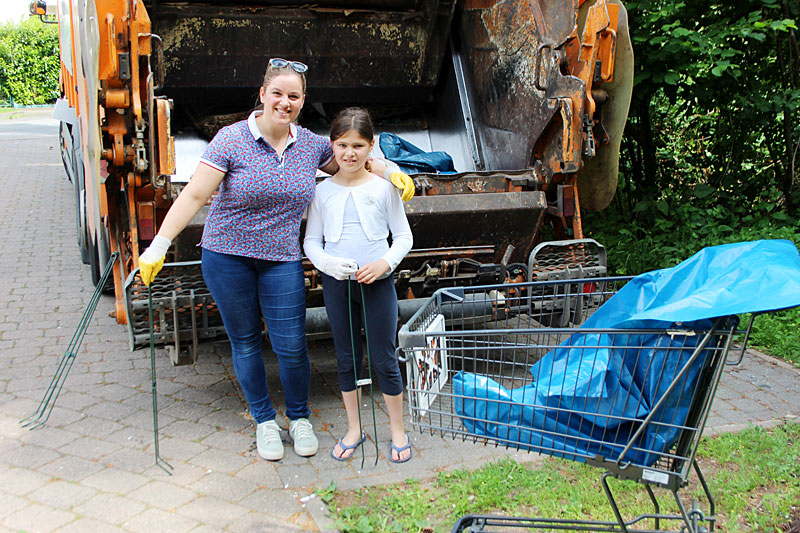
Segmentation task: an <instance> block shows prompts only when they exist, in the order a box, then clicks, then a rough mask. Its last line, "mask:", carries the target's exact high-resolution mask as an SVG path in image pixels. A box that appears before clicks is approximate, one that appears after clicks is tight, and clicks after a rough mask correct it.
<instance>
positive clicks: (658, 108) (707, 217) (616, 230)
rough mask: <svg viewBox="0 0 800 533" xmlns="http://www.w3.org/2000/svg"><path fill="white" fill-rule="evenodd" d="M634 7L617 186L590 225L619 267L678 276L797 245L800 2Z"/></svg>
mask: <svg viewBox="0 0 800 533" xmlns="http://www.w3.org/2000/svg"><path fill="white" fill-rule="evenodd" d="M626 6H627V8H628V12H629V15H630V29H631V37H632V40H633V49H634V53H635V56H636V67H635V69H636V70H635V85H634V90H633V100H632V102H631V111H630V115H629V118H628V124H627V126H626V130H625V136H624V138H623V147H622V154H621V158H620V184H619V189H618V193H617V196H616V198H615V201H614V203H613V204H612V207H611V208H609V210H608V212H606V213H604V214H603V215H602V219H601V218H599V217H598V218H597V223H596V224H592V221H593V220H594V219H595V218H594V217H592V216H591V214H590V215H589V216H588V217H587V219H586V220H585V222H586V227H587V228H588V229H589V230H590V232H594V236H595V237H596V238H598V239H599V240H601V242H603V243H604V244H606V246H607V247H608V248H609V256H610V259H609V263H610V264H611V265H612V268H614V269H616V270H617V271H620V272H622V271H624V272H626V273H630V274H636V273H639V272H642V271H644V270H650V269H652V268H660V267H666V266H671V265H674V264H675V263H676V262H678V261H680V260H682V259H685V258H686V257H688V256H689V255H691V254H692V253H694V252H695V251H697V250H698V249H699V248H701V247H702V246H707V245H711V244H719V243H721V242H730V241H732V240H741V239H743V238H745V237H747V236H749V237H750V238H766V237H775V236H783V237H788V238H792V239H794V240H795V242H798V241H800V239H798V237H797V235H798V231H797V230H796V229H795V228H796V227H797V226H796V224H797V218H798V216H800V212H799V211H800V165H798V155H800V154H798V148H799V147H800V83H799V81H800V80H799V78H800V51H799V50H798V43H797V22H798V20H800V4H798V3H797V2H792V1H790V0H742V1H740V2H727V3H720V2H712V3H710V4H708V3H699V2H669V1H665V0H656V1H652V0H646V1H645V0H630V1H627V2H626ZM612 258H614V259H615V261H612Z"/></svg>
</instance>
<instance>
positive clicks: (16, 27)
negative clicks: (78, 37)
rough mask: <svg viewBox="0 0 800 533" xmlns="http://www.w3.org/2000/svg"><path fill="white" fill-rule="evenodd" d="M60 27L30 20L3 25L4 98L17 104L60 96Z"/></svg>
mask: <svg viewBox="0 0 800 533" xmlns="http://www.w3.org/2000/svg"><path fill="white" fill-rule="evenodd" d="M59 72H60V61H59V56H58V26H57V25H55V24H43V23H42V22H41V21H39V20H37V19H29V20H26V21H24V22H21V23H19V24H12V23H7V24H3V25H0V100H2V102H3V103H5V104H9V103H14V104H17V105H36V104H47V103H51V102H53V101H54V100H55V99H56V98H57V97H58V92H59V91H58V76H59Z"/></svg>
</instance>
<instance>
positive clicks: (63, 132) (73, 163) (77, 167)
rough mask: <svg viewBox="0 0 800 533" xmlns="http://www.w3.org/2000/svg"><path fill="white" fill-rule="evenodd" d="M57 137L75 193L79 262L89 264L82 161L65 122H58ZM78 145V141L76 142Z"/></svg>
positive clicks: (63, 161) (69, 128) (70, 129)
mask: <svg viewBox="0 0 800 533" xmlns="http://www.w3.org/2000/svg"><path fill="white" fill-rule="evenodd" d="M58 133H59V137H60V141H61V142H60V143H59V144H60V145H61V162H62V163H63V164H64V172H66V174H67V177H68V178H69V180H70V181H71V182H72V190H73V191H74V193H75V230H76V233H77V237H78V250H80V253H81V262H82V263H83V264H84V265H88V264H89V245H88V241H89V239H88V238H87V235H86V190H85V188H84V185H83V162H82V161H81V159H80V157H81V156H80V151H78V152H76V151H75V146H76V142H75V138H74V136H73V135H72V128H71V127H70V126H69V124H67V123H66V122H61V123H59V130H58ZM77 144H78V145H80V143H77Z"/></svg>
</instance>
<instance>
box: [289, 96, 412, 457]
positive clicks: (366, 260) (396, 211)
mask: <svg viewBox="0 0 800 533" xmlns="http://www.w3.org/2000/svg"><path fill="white" fill-rule="evenodd" d="M330 136H331V144H332V146H333V156H334V159H335V161H336V163H337V165H338V167H339V170H338V171H337V172H336V174H334V175H333V176H332V177H330V178H328V179H326V180H325V181H323V182H321V183H320V184H318V185H317V191H316V194H315V196H314V201H313V202H312V203H311V205H310V206H309V210H308V221H307V223H306V236H305V240H304V242H303V245H304V249H305V252H306V255H307V256H308V258H309V260H310V261H311V262H312V263H313V264H314V266H315V267H316V268H317V269H318V270H320V271H321V272H322V273H323V274H322V289H323V297H324V299H325V309H326V310H327V312H328V320H329V321H330V325H331V330H332V333H333V342H334V346H335V348H336V354H337V359H338V362H339V386H340V388H341V390H342V397H343V399H344V406H345V410H346V411H347V423H348V430H347V433H346V434H345V435H344V436H343V437H342V438H341V439H339V442H338V443H337V444H336V445H335V446H334V447H333V449H331V456H332V457H333V458H334V459H336V460H338V461H346V460H348V459H350V458H351V457H352V456H353V454H354V453H355V450H356V448H357V447H358V446H359V445H361V443H362V442H364V439H366V435H365V434H364V433H362V431H361V428H360V425H359V411H358V405H359V398H358V391H357V387H356V379H355V377H354V368H353V359H354V357H353V348H355V366H356V368H355V372H357V373H358V375H359V376H360V375H361V367H362V363H361V362H362V353H363V347H362V345H361V326H362V320H366V323H365V324H364V326H365V328H366V330H367V341H368V342H369V346H368V348H369V357H370V358H371V362H372V367H373V368H374V369H375V373H376V375H377V377H378V383H379V384H380V388H381V391H382V392H383V398H384V400H385V401H386V408H387V410H388V412H389V425H390V428H391V434H392V444H391V450H390V455H389V460H390V461H392V462H393V463H403V462H406V461H408V460H409V459H410V458H411V454H412V451H411V443H410V441H409V438H408V435H407V434H406V432H405V429H404V426H403V396H402V393H403V383H402V379H401V377H400V366H399V364H398V362H397V357H396V355H395V334H396V330H397V315H398V307H397V294H396V293H395V288H394V279H393V278H392V275H391V273H392V271H393V270H394V269H395V268H396V267H397V265H398V264H399V263H400V261H401V260H402V259H403V257H405V255H406V254H407V253H408V251H409V250H410V249H411V244H412V236H411V228H410V227H409V225H408V220H407V219H406V214H405V211H404V210H403V202H402V200H401V198H400V195H399V193H398V191H396V190H395V188H394V187H393V186H392V185H391V183H390V182H389V181H385V180H383V179H381V178H380V176H378V175H376V174H373V173H372V172H371V171H370V164H369V154H370V150H371V149H372V145H373V143H374V138H373V136H374V132H373V128H372V121H371V120H370V117H369V114H368V113H367V111H366V110H364V109H361V108H348V109H345V110H344V111H342V112H341V113H339V115H337V116H336V118H335V119H334V120H333V122H332V124H331V135H330ZM390 232H391V235H392V245H391V247H390V246H389V244H388V242H387V237H388V236H389V233H390ZM323 240H324V247H323ZM359 284H361V286H360V287H359ZM362 294H363V298H364V300H363V301H362V299H361V298H362ZM351 319H352V330H351V322H350V321H351ZM353 339H356V342H355V343H353ZM353 344H355V346H353Z"/></svg>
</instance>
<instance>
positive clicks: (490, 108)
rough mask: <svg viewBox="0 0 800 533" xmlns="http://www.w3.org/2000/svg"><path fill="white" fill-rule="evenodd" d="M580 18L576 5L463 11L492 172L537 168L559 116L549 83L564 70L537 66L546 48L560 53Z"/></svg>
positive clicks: (479, 6) (481, 6)
mask: <svg viewBox="0 0 800 533" xmlns="http://www.w3.org/2000/svg"><path fill="white" fill-rule="evenodd" d="M576 13H577V2H576V1H571V2H563V1H552V2H547V1H534V2H497V3H491V2H488V3H487V2H468V3H467V4H466V5H465V6H464V8H463V9H462V12H461V17H460V21H461V22H460V24H461V27H460V32H461V39H462V46H463V48H464V50H463V54H464V57H465V58H467V60H468V62H469V63H470V67H471V69H470V70H471V73H472V81H473V85H474V88H475V93H476V98H475V100H476V102H478V111H479V119H480V121H481V137H482V143H483V145H484V150H485V153H486V158H487V161H486V163H487V167H488V168H525V167H529V166H532V165H533V161H532V157H533V152H534V147H535V145H536V142H537V140H539V139H540V138H541V137H542V135H543V133H544V132H545V130H546V128H547V127H548V125H549V124H550V123H551V122H552V121H553V119H554V117H555V116H556V114H557V112H558V111H559V108H558V105H557V104H556V102H555V101H554V100H553V98H551V97H550V95H549V94H548V92H549V91H546V90H545V89H546V81H544V80H546V79H547V78H548V77H552V74H551V72H552V71H553V70H557V69H558V65H557V64H556V65H552V64H550V63H549V62H548V63H542V64H539V63H537V58H538V56H539V54H540V53H541V52H542V50H541V48H540V47H541V46H542V45H545V46H549V47H550V48H551V49H554V48H555V47H556V46H558V44H560V42H562V41H563V40H564V39H565V38H566V36H568V35H569V34H570V33H572V30H573V28H574V27H575V17H576ZM557 43H558V44H557ZM548 57H549V56H548ZM555 137H558V136H555Z"/></svg>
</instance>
